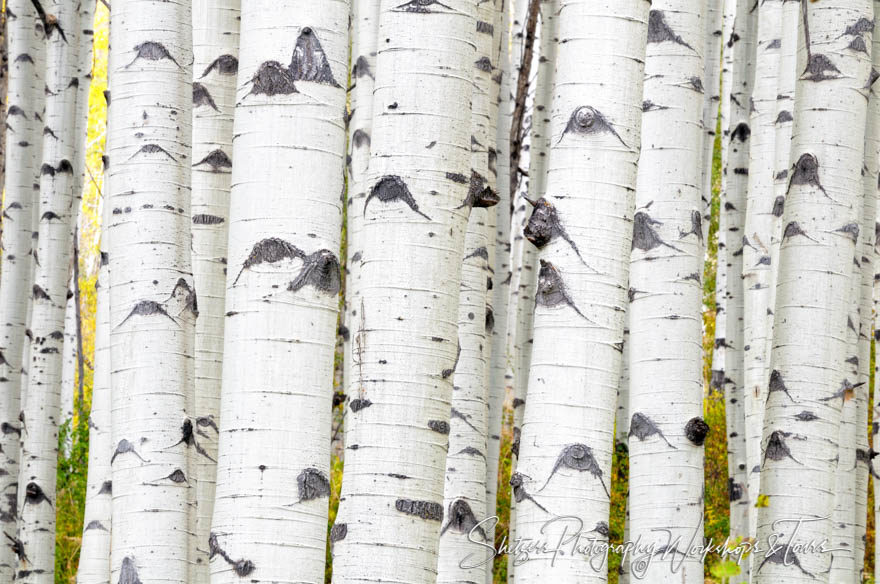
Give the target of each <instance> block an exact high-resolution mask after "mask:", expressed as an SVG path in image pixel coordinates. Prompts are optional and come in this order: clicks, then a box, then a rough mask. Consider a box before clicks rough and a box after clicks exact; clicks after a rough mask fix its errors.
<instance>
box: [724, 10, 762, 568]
mask: <svg viewBox="0 0 880 584" xmlns="http://www.w3.org/2000/svg"><path fill="white" fill-rule="evenodd" d="M751 7H752V3H751V2H750V0H738V2H737V9H736V10H737V18H736V23H735V25H734V29H733V33H732V36H731V38H732V39H736V38H737V37H739V40H738V41H736V42H735V44H734V45H733V46H732V47H730V48H729V50H731V51H733V75H732V83H731V86H730V101H731V106H730V118H729V119H730V135H729V136H728V138H727V141H728V146H727V148H728V158H727V167H726V175H725V178H726V185H725V190H726V195H727V197H726V200H725V201H724V202H723V209H722V211H721V212H722V213H723V214H724V216H725V225H724V230H725V233H726V236H725V245H726V269H725V277H726V282H725V305H724V312H725V328H724V337H723V344H724V358H725V365H724V395H725V402H726V407H727V420H728V423H727V430H728V432H727V445H728V468H729V469H730V476H731V477H732V478H733V483H732V488H731V491H732V496H731V507H730V513H731V519H730V526H731V527H730V532H731V536H732V538H736V537H743V538H745V537H748V534H749V522H748V521H749V520H748V514H749V507H750V505H751V502H750V501H751V499H750V496H749V491H748V475H749V469H748V460H747V453H746V426H745V404H744V390H743V354H744V347H745V342H744V339H743V284H742V274H743V271H742V270H743V253H744V248H745V247H746V240H745V239H743V235H742V234H743V227H744V223H745V211H746V191H747V190H748V181H749V147H750V136H751V127H750V126H749V117H750V107H749V104H750V100H751V98H752V86H753V81H754V59H755V48H756V47H755V36H756V32H757V31H756V28H757V11H754V12H752V11H750V8H751ZM716 327H717V323H716ZM737 486H739V487H740V489H741V491H740V496H739V497H736V496H734V495H737V493H736V488H737ZM748 578H749V576H748V570H747V566H743V573H742V574H741V575H740V576H737V577H736V578H734V581H735V582H748Z"/></svg>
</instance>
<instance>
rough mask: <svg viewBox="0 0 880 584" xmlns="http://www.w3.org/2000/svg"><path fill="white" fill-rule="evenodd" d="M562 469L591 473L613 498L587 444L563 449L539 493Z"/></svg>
mask: <svg viewBox="0 0 880 584" xmlns="http://www.w3.org/2000/svg"><path fill="white" fill-rule="evenodd" d="M664 440H665V438H664ZM562 468H567V469H571V470H576V471H578V472H588V473H590V474H591V475H592V476H593V478H595V479H599V482H600V483H602V488H603V489H605V494H606V495H608V496H609V497H611V494H610V493H609V492H608V487H607V486H606V485H605V479H604V478H603V477H602V469H601V468H600V467H599V463H598V462H596V458H595V456H593V449H592V448H590V447H589V446H587V445H585V444H569V445H568V446H566V447H564V448H563V449H562V452H560V453H559V457H558V458H557V459H556V464H554V465H553V470H551V471H550V476H548V477H547V480H546V481H545V482H544V486H543V487H541V488H540V489H538V492H539V493H540V492H541V491H543V490H544V489H545V488H547V485H548V484H550V479H552V478H553V476H554V475H555V474H556V473H557V472H558V471H559V469H562Z"/></svg>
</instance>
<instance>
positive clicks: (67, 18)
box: [17, 0, 80, 583]
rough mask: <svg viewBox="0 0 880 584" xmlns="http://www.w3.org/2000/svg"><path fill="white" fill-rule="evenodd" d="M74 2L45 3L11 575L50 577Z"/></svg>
mask: <svg viewBox="0 0 880 584" xmlns="http://www.w3.org/2000/svg"><path fill="white" fill-rule="evenodd" d="M76 8H77V4H76V3H75V2H71V1H70V0H60V1H57V2H52V3H46V4H45V5H44V9H45V10H46V13H47V21H48V22H51V23H52V25H51V26H50V27H49V30H48V31H47V32H48V33H49V34H48V40H47V58H46V112H45V115H44V116H43V120H44V127H43V136H44V140H43V155H42V165H41V169H40V202H39V241H38V245H37V247H36V249H35V256H34V257H35V258H36V262H35V263H36V271H35V275H34V286H33V291H32V296H31V298H32V301H33V305H32V312H31V323H30V330H31V332H32V335H33V338H32V339H31V340H30V345H31V348H30V361H29V362H28V363H27V367H28V385H27V388H26V391H27V396H28V399H27V401H26V403H25V404H24V409H23V418H22V451H21V465H20V469H19V485H22V488H23V490H24V496H23V500H22V507H21V508H20V509H19V514H20V520H19V538H20V539H21V547H22V549H23V554H21V555H20V556H19V564H18V565H19V569H18V574H17V580H20V581H22V582H29V583H44V582H45V583H50V582H53V581H54V578H53V574H54V568H55V485H56V469H57V462H58V424H59V418H60V417H61V407H60V405H61V404H60V399H61V369H62V350H63V341H64V334H63V331H64V310H65V305H66V304H67V283H68V278H69V277H70V258H71V255H72V254H71V251H72V246H71V239H70V234H71V225H72V221H73V215H74V206H73V203H74V199H75V196H74V189H75V181H74V172H75V171H74V168H73V162H72V161H73V160H74V158H75V154H76V148H77V139H76V138H77V137H76V135H75V133H76V132H75V130H76V124H75V123H74V120H75V115H76V94H77V91H76V87H75V86H74V85H72V84H71V80H72V79H74V78H75V76H76V58H77V52H76V46H77V44H76V43H77V39H78V38H79V35H80V32H79V30H78V29H79V15H78V13H77V11H76Z"/></svg>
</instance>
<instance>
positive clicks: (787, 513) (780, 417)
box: [755, 0, 873, 584]
mask: <svg viewBox="0 0 880 584" xmlns="http://www.w3.org/2000/svg"><path fill="white" fill-rule="evenodd" d="M801 8H802V18H801V19H800V20H801V28H800V30H801V33H800V35H799V43H798V45H799V46H798V66H797V69H798V71H799V72H800V73H801V74H800V77H799V78H798V81H797V92H796V93H797V95H796V98H795V107H794V119H795V125H794V130H793V135H792V150H791V152H792V156H791V160H792V167H791V171H790V177H789V191H788V197H787V200H786V202H785V211H784V213H783V217H782V225H783V236H782V237H783V239H782V245H781V250H780V262H779V276H778V284H777V286H778V289H777V298H776V308H775V315H776V319H775V327H774V333H773V350H772V358H771V374H770V383H769V393H768V397H767V409H766V414H765V421H764V443H763V458H762V465H763V466H762V477H761V491H762V494H763V495H766V496H767V497H768V506H767V507H762V508H761V509H759V514H758V541H759V542H766V541H768V537H769V536H770V534H771V533H774V532H779V531H787V537H786V538H785V539H784V540H783V541H782V542H780V543H781V544H782V545H781V546H780V547H779V550H778V551H777V552H776V553H775V554H770V555H768V556H767V558H765V559H762V560H761V561H760V562H759V563H757V566H756V569H755V581H756V583H757V584H767V583H770V582H779V581H785V582H787V583H788V582H790V583H792V584H797V583H800V582H829V581H830V575H829V571H830V568H831V565H832V555H833V554H828V553H810V552H809V551H804V550H802V549H800V548H797V547H796V546H797V545H799V544H803V543H804V542H806V541H809V540H813V541H821V540H823V539H825V538H827V537H829V536H830V535H831V533H832V531H831V526H832V521H831V516H832V511H833V508H834V491H835V486H836V480H835V474H836V473H835V470H836V469H837V463H838V451H839V448H838V428H839V424H840V419H841V408H842V405H843V403H844V402H845V401H846V399H847V397H848V396H849V395H850V393H851V391H852V386H853V384H854V380H852V379H849V377H851V376H850V375H849V373H848V369H847V365H848V364H846V363H845V362H844V361H845V359H846V358H847V354H848V347H847V339H846V328H847V312H848V309H849V296H850V285H849V284H850V277H851V275H852V265H853V256H854V254H855V253H856V248H855V245H854V243H855V240H856V239H857V237H856V236H857V234H858V217H859V216H860V215H861V213H862V199H863V193H864V178H863V177H862V174H861V170H862V166H863V164H864V158H863V157H864V148H865V143H864V138H863V132H864V128H865V126H864V124H865V122H866V108H867V100H866V96H867V88H868V87H869V85H870V83H869V81H870V69H871V67H870V65H871V63H870V57H869V56H868V55H867V54H866V53H865V52H862V51H860V50H854V48H853V47H855V49H858V47H859V45H860V44H861V45H862V46H866V45H868V44H870V41H871V38H870V36H871V35H870V33H869V32H866V31H865V30H864V27H862V26H860V25H859V24H858V23H860V22H870V21H871V19H872V17H873V11H872V7H871V3H870V2H868V1H867V0H837V1H832V2H824V3H804V4H802V5H801ZM798 520H804V521H805V522H804V523H803V524H802V525H801V526H800V528H799V529H798V530H797V531H796V532H794V530H793V528H794V523H793V522H797V521H798ZM778 521H781V522H780V523H777V522H778ZM835 555H836V554H835ZM784 559H785V560H787V561H783V560H784ZM792 559H796V562H794V561H792ZM836 561H837V559H836V558H835V560H834V563H836Z"/></svg>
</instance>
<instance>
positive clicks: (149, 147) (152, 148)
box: [128, 144, 177, 162]
mask: <svg viewBox="0 0 880 584" xmlns="http://www.w3.org/2000/svg"><path fill="white" fill-rule="evenodd" d="M160 153H161V154H164V155H165V156H167V157H168V158H169V159H171V160H173V161H174V162H177V159H176V158H174V157H173V156H172V155H171V154H169V153H168V151H167V150H165V149H164V148H162V147H161V146H159V145H158V144H144V145H143V146H141V147H140V149H139V150H138V151H137V152H135V153H134V154H132V155H131V156H130V157H129V158H128V159H129V160H131V159H132V158H134V157H135V156H137V155H138V154H160Z"/></svg>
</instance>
